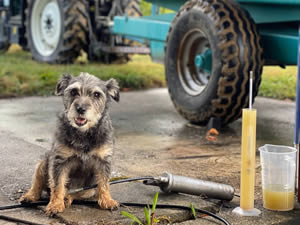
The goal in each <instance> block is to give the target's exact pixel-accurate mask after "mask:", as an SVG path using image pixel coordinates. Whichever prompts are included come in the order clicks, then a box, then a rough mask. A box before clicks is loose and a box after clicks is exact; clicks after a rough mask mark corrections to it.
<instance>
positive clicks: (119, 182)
mask: <svg viewBox="0 0 300 225" xmlns="http://www.w3.org/2000/svg"><path fill="white" fill-rule="evenodd" d="M153 179H154V177H152V176H145V177H134V178H128V179H121V180H114V181H111V182H109V184H110V185H113V184H121V183H126V182H132V181H139V180H153ZM96 187H97V184H93V185H91V186H87V187H83V188H78V189H75V190H70V191H69V192H68V193H69V194H74V193H77V192H80V191H86V190H89V189H93V188H96Z"/></svg>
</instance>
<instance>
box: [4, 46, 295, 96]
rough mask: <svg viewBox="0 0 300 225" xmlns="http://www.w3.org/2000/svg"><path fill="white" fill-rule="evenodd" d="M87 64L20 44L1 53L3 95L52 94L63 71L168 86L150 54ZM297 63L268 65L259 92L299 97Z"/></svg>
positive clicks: (131, 85)
mask: <svg viewBox="0 0 300 225" xmlns="http://www.w3.org/2000/svg"><path fill="white" fill-rule="evenodd" d="M80 61H81V62H82V61H83V62H85V63H84V64H82V63H80V62H79V61H77V62H76V63H75V64H73V65H49V64H45V63H38V62H36V61H33V60H32V59H31V54H30V53H28V52H24V51H22V50H21V49H20V48H19V47H18V46H13V47H12V48H10V50H9V52H7V53H6V54H3V55H0V97H2V98H3V97H15V96H31V95H38V96H48V95H52V94H53V93H54V90H55V85H56V82H57V80H58V79H59V77H60V75H61V74H63V73H72V74H74V75H78V74H79V73H80V72H82V71H85V72H89V73H91V74H94V75H96V76H98V77H99V78H101V79H103V80H107V79H109V78H111V77H114V78H116V79H117V80H118V81H119V84H120V87H121V89H122V90H136V89H146V88H154V87H164V86H165V85H166V84H165V77H164V67H163V65H160V64H157V63H153V62H152V61H151V59H150V57H149V56H134V57H133V60H132V61H131V62H129V63H128V64H114V65H105V64H99V63H88V62H86V61H85V60H80ZM296 74H297V67H296V66H289V67H287V68H286V69H282V68H280V67H278V66H273V67H269V66H268V67H267V66H265V67H264V71H263V75H262V83H261V86H260V89H259V93H258V95H259V96H264V97H269V98H276V99H291V100H295V94H296V91H295V90H296V80H297V75H296Z"/></svg>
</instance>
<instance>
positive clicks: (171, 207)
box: [0, 200, 230, 225]
mask: <svg viewBox="0 0 300 225" xmlns="http://www.w3.org/2000/svg"><path fill="white" fill-rule="evenodd" d="M47 204H48V201H46V200H45V201H38V202H34V203H30V204H16V205H10V206H2V207H0V210H6V209H16V208H34V207H36V206H42V205H47ZM72 204H75V205H97V204H98V203H97V202H96V201H80V200H74V201H73V202H72ZM120 205H123V206H129V207H147V206H149V207H152V205H151V204H145V203H130V202H123V203H120ZM156 208H158V209H181V210H187V211H191V208H190V207H187V206H181V205H166V204H157V205H156ZM195 211H197V212H199V213H203V214H206V215H208V216H211V217H213V218H215V219H217V220H219V221H221V222H223V223H224V224H225V225H230V223H229V222H228V221H227V220H225V219H224V218H222V217H220V216H218V215H216V214H214V213H212V212H209V211H206V210H203V209H198V208H195ZM1 217H4V216H1V215H0V219H4V218H1ZM4 220H5V219H4ZM7 221H10V220H7ZM22 223H24V222H22ZM25 224H35V223H31V222H28V223H25Z"/></svg>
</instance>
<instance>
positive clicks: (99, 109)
mask: <svg viewBox="0 0 300 225" xmlns="http://www.w3.org/2000/svg"><path fill="white" fill-rule="evenodd" d="M55 94H56V95H60V96H63V102H64V106H65V113H66V116H67V119H68V121H69V123H70V124H71V126H73V127H75V128H77V129H78V130H80V131H82V132H85V131H87V130H88V129H89V128H91V127H94V126H95V125H96V124H97V123H98V121H99V120H100V119H101V118H102V116H103V114H104V112H105V109H106V107H107V103H108V102H109V101H110V99H111V98H112V99H114V100H115V101H119V86H118V83H117V81H116V80H115V79H110V80H108V81H102V80H100V79H98V78H97V77H95V76H93V75H91V74H88V73H80V75H79V76H78V77H73V76H72V75H69V74H64V75H62V77H61V79H60V80H59V82H58V83H57V86H56V91H55Z"/></svg>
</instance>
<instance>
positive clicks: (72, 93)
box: [71, 88, 78, 97]
mask: <svg viewBox="0 0 300 225" xmlns="http://www.w3.org/2000/svg"><path fill="white" fill-rule="evenodd" d="M71 95H72V96H73V97H74V96H77V95H78V90H77V89H76V88H74V89H72V90H71Z"/></svg>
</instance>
